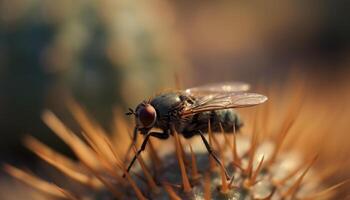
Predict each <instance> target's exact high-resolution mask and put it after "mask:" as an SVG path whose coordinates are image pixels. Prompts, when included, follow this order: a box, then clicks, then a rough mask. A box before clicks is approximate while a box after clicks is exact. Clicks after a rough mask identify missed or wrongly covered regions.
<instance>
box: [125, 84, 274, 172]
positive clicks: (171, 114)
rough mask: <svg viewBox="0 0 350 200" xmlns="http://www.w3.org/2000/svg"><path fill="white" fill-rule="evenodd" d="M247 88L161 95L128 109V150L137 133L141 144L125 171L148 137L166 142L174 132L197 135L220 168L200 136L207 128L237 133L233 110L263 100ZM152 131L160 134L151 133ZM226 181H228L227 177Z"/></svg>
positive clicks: (237, 86) (213, 87)
mask: <svg viewBox="0 0 350 200" xmlns="http://www.w3.org/2000/svg"><path fill="white" fill-rule="evenodd" d="M249 88H250V86H249V84H246V83H241V82H226V83H215V84H208V85H203V86H199V87H194V88H189V89H186V90H181V91H174V92H167V93H163V94H160V95H158V96H155V97H153V98H151V99H150V100H148V101H143V102H142V103H140V104H139V105H138V106H137V107H136V109H135V110H132V109H129V112H128V113H126V114H127V115H134V116H135V121H136V126H135V128H134V134H133V143H132V144H131V147H132V146H133V145H134V144H135V142H136V139H137V135H138V133H141V134H142V135H144V140H143V143H142V145H141V147H140V149H139V150H138V151H137V153H136V154H135V156H134V158H133V159H132V161H131V163H130V165H129V167H128V168H127V171H128V172H129V170H130V169H131V167H132V165H133V164H134V162H135V160H136V158H137V157H138V156H139V154H140V153H141V152H142V151H143V150H145V148H146V145H147V142H148V140H149V138H150V137H156V138H159V139H167V138H169V136H170V135H173V131H174V129H175V131H177V132H178V133H179V134H182V135H183V136H184V137H185V138H190V137H193V136H195V135H199V136H200V137H201V138H202V140H203V143H204V144H205V147H206V148H207V150H208V152H209V154H210V155H211V156H212V157H213V158H214V159H215V161H216V162H217V163H218V164H219V165H221V166H222V163H221V161H220V160H219V158H218V157H217V156H216V154H215V153H214V152H213V150H212V148H211V147H210V145H209V143H208V141H207V140H206V138H205V137H204V136H203V134H204V133H207V132H208V127H209V125H210V127H211V129H212V131H214V132H215V131H220V130H221V128H222V129H223V131H224V132H227V133H233V132H235V130H239V129H240V128H241V126H242V125H243V123H242V121H241V119H240V117H239V115H238V114H237V112H236V111H235V110H233V108H242V107H249V106H254V105H258V104H261V103H264V102H265V101H266V100H267V97H266V96H264V95H261V94H257V93H248V92H247V91H248V90H249ZM153 128H158V129H160V130H161V131H160V132H155V131H153V130H152V129H153ZM223 169H225V168H223ZM226 177H227V178H228V175H227V173H226Z"/></svg>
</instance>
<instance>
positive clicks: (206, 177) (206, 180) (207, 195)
mask: <svg viewBox="0 0 350 200" xmlns="http://www.w3.org/2000/svg"><path fill="white" fill-rule="evenodd" d="M204 199H205V200H210V199H211V190H210V174H209V173H205V175H204Z"/></svg>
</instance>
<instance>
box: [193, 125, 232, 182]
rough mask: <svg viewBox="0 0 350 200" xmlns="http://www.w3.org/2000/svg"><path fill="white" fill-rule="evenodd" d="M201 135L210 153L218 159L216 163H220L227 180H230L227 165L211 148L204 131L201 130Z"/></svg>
mask: <svg viewBox="0 0 350 200" xmlns="http://www.w3.org/2000/svg"><path fill="white" fill-rule="evenodd" d="M199 135H200V136H201V138H202V140H203V143H204V145H205V148H207V151H208V153H209V154H210V155H211V156H212V157H213V158H214V160H215V161H216V163H217V164H218V165H220V166H221V167H222V169H223V170H224V172H225V176H226V179H227V180H230V176H229V175H228V173H227V171H226V168H225V166H224V165H223V164H222V162H221V161H220V159H219V158H218V156H217V155H216V154H215V152H214V151H213V149H212V148H211V146H210V144H209V143H208V141H207V139H206V138H205V137H204V135H203V133H202V131H199Z"/></svg>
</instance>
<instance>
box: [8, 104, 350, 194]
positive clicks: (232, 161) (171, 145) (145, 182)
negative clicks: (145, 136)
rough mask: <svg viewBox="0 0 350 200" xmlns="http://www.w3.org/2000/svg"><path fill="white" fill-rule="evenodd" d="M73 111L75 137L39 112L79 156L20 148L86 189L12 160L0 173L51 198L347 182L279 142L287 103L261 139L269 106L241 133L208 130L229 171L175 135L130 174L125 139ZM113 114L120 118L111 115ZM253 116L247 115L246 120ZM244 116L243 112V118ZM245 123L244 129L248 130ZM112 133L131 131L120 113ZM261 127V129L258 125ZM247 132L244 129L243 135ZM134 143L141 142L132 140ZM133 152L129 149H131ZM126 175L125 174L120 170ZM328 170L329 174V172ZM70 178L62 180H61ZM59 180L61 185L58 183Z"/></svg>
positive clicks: (329, 190) (268, 190) (326, 190)
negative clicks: (55, 180)
mask: <svg viewBox="0 0 350 200" xmlns="http://www.w3.org/2000/svg"><path fill="white" fill-rule="evenodd" d="M69 105H70V106H69V107H70V108H71V110H72V114H73V116H74V117H75V119H76V120H77V122H78V123H79V124H80V126H81V127H82V130H83V132H82V134H81V136H82V138H81V137H79V136H78V135H76V134H74V133H73V132H72V131H71V130H70V129H69V128H68V127H66V126H65V125H64V123H63V122H62V121H61V120H60V119H59V118H58V117H56V116H55V115H54V114H53V113H52V112H49V111H46V112H45V113H44V114H43V119H44V121H45V123H46V124H47V125H48V126H49V127H50V128H51V129H52V130H53V131H54V132H55V133H56V134H57V136H59V137H60V138H61V139H62V140H63V141H64V142H65V143H66V144H67V145H68V146H69V147H70V148H71V149H72V151H73V152H74V153H75V155H76V156H77V158H78V161H73V160H71V159H70V158H68V157H66V156H64V155H62V154H60V153H58V152H56V151H54V150H52V149H51V148H50V147H48V146H46V145H44V144H43V143H41V142H39V141H38V140H37V139H35V138H33V137H30V136H28V137H27V138H26V139H25V144H26V146H27V147H28V148H29V149H30V150H32V151H33V152H34V153H35V154H37V155H38V156H39V157H40V158H42V159H43V160H45V161H46V162H48V163H49V164H50V165H52V166H54V167H55V168H57V169H58V170H59V171H60V172H62V173H63V174H65V175H66V176H67V177H70V181H72V180H73V181H74V182H77V183H79V184H81V185H83V186H84V187H83V188H85V189H81V188H80V189H76V188H75V187H65V189H63V187H64V186H62V187H61V186H58V185H56V184H53V183H49V182H47V181H45V180H43V179H42V178H40V177H38V176H35V175H33V174H31V173H28V172H25V171H23V170H21V169H19V168H16V167H14V166H11V165H6V166H5V170H6V171H7V172H8V173H9V174H11V175H12V176H14V177H16V178H18V179H20V180H22V181H23V182H25V183H27V184H30V185H31V186H33V187H34V188H36V189H38V190H41V191H43V192H46V193H49V194H50V195H51V196H54V197H61V198H67V199H141V200H142V199H155V200H162V199H174V200H175V199H176V200H178V199H194V200H195V199H198V200H199V199H232V200H235V199H244V200H246V199H327V198H330V197H331V195H332V194H333V193H334V192H335V191H336V188H338V187H340V186H342V185H344V184H345V183H346V182H347V181H344V182H341V183H339V184H337V185H333V186H329V185H328V184H327V183H326V182H325V179H326V178H327V176H326V175H325V174H326V173H324V172H322V170H320V168H319V167H316V166H315V163H316V162H317V158H318V156H317V155H314V156H313V157H310V158H306V157H304V154H302V153H301V152H298V151H296V150H293V149H288V151H287V150H285V149H283V148H282V146H283V145H282V144H283V143H284V141H286V137H287V134H289V132H290V131H291V129H292V127H293V124H294V123H295V121H296V114H295V113H298V112H299V109H298V107H299V106H298V105H297V104H293V105H292V106H291V107H290V108H289V111H290V112H288V114H287V117H286V119H285V120H284V121H283V123H282V125H281V126H280V128H279V129H278V130H277V132H278V134H277V135H275V136H274V137H270V136H268V134H267V133H266V132H268V131H267V129H266V127H265V126H266V121H267V118H268V115H269V114H268V113H269V112H270V111H269V109H266V108H268V106H265V107H261V108H260V109H258V111H259V112H256V113H255V114H254V115H251V116H250V119H253V120H250V121H249V120H246V125H247V127H246V128H245V129H243V130H242V133H236V134H222V133H212V132H211V131H209V133H208V135H207V136H208V139H209V142H210V143H211V146H213V148H214V150H215V152H216V153H217V154H218V155H219V157H220V158H221V160H222V162H223V163H224V167H225V168H226V169H227V171H228V172H229V173H230V175H231V176H232V177H231V180H227V179H226V177H225V175H224V170H223V169H222V168H221V167H219V166H217V165H216V164H215V162H214V161H213V158H212V157H210V156H209V154H208V153H207V152H206V149H205V147H204V145H203V144H202V142H201V140H200V138H196V137H195V138H193V139H190V140H185V139H184V138H182V137H181V135H180V134H178V133H175V134H174V137H173V138H172V139H170V140H169V141H161V142H159V141H157V140H151V142H150V143H149V144H148V147H147V149H146V151H145V152H144V153H143V154H142V155H141V156H140V157H139V158H138V165H135V166H134V168H133V169H132V171H131V172H130V173H127V172H126V168H125V167H126V165H127V164H128V162H127V161H128V157H127V156H125V152H126V149H127V146H128V144H129V142H130V138H127V136H128V135H127V134H116V137H113V136H109V135H108V134H106V133H104V131H103V129H102V128H101V127H100V126H99V125H98V124H97V123H96V122H94V121H93V120H91V119H90V118H89V117H87V115H86V113H85V111H84V110H83V109H82V108H81V107H80V106H78V105H77V104H75V103H74V102H70V103H69ZM117 116H120V115H117ZM252 116H253V117H252ZM247 118H248V119H249V117H247ZM249 125H250V127H249ZM115 127H116V132H118V133H121V132H123V133H127V132H128V131H129V132H130V130H129V129H130V127H129V126H127V123H126V122H125V121H124V120H123V119H122V118H120V117H118V118H117V119H116V126H115ZM264 127H265V128H264ZM249 133H250V134H249ZM139 142H140V141H139ZM135 150H136V148H135ZM124 173H125V175H126V177H125V178H123V177H122V175H123V174H124ZM328 175H329V173H328ZM67 182H69V181H67ZM60 185H61V184H60Z"/></svg>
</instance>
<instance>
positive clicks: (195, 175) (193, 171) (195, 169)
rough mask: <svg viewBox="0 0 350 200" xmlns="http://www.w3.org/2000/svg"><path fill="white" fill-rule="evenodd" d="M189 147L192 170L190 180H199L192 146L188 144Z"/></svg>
mask: <svg viewBox="0 0 350 200" xmlns="http://www.w3.org/2000/svg"><path fill="white" fill-rule="evenodd" d="M189 146H190V151H191V163H192V166H191V169H192V171H191V172H192V179H193V180H197V179H198V178H200V174H199V173H198V167H197V161H196V155H195V154H194V153H193V149H192V145H191V144H189Z"/></svg>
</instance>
